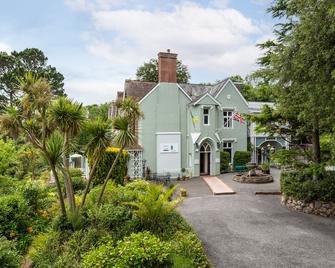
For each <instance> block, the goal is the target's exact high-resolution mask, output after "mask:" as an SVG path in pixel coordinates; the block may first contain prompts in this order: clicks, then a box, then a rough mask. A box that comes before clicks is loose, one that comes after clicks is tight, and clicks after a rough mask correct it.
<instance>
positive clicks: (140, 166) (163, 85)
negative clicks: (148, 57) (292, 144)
mask: <svg viewBox="0 0 335 268" xmlns="http://www.w3.org/2000/svg"><path fill="white" fill-rule="evenodd" d="M176 61H177V55H176V54H173V53H162V52H161V53H159V54H158V62H159V82H158V83H152V82H142V81H134V80H126V81H125V88H124V91H123V92H118V96H117V97H118V98H124V97H127V96H131V97H133V98H134V99H135V100H137V101H138V102H139V104H140V107H141V110H142V111H143V113H144V119H141V120H140V121H139V122H138V129H139V131H138V133H139V134H138V144H137V145H136V146H134V147H132V148H129V151H130V153H131V161H130V166H129V173H130V176H131V177H140V176H141V175H142V174H143V170H144V166H145V167H149V168H150V170H151V171H152V172H155V173H161V174H165V173H170V174H171V175H172V176H174V175H176V176H177V175H178V174H179V173H180V171H181V169H182V168H185V169H186V170H187V171H188V173H189V174H190V175H191V176H199V175H204V174H208V175H217V174H219V173H220V150H226V151H228V152H229V153H230V155H231V162H232V161H233V155H234V153H235V152H236V151H246V150H247V139H248V137H247V132H248V131H247V124H246V123H241V122H239V121H237V120H234V115H235V114H236V113H238V114H243V113H248V102H247V101H246V100H245V99H244V97H243V96H242V94H241V93H240V89H239V87H240V86H241V85H240V84H238V83H235V82H233V81H231V80H230V79H225V80H223V81H221V82H220V83H218V84H216V85H212V86H208V85H201V84H178V83H177V77H176ZM115 112H116V111H115V107H113V106H112V109H111V115H113V114H115Z"/></svg>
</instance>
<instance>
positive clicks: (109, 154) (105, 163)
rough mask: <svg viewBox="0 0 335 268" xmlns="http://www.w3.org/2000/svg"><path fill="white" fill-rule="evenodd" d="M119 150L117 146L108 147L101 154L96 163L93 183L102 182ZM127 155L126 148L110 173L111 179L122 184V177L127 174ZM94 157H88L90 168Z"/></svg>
mask: <svg viewBox="0 0 335 268" xmlns="http://www.w3.org/2000/svg"><path fill="white" fill-rule="evenodd" d="M118 152H119V149H118V148H114V147H108V148H107V149H106V151H105V153H104V154H103V156H102V158H101V160H100V161H99V163H98V167H97V169H96V172H95V174H94V176H93V184H94V185H97V184H102V183H103V181H104V179H105V178H106V176H107V174H108V171H109V169H110V167H111V165H112V164H113V162H114V159H115V158H116V156H117V154H118ZM128 160H129V155H128V152H127V151H126V150H123V152H122V154H121V156H120V157H119V159H118V161H117V163H116V165H115V167H114V170H113V173H112V175H111V179H112V180H113V181H114V182H115V183H117V184H123V181H124V177H125V176H126V175H127V165H128ZM93 162H94V159H89V164H90V168H92V165H93Z"/></svg>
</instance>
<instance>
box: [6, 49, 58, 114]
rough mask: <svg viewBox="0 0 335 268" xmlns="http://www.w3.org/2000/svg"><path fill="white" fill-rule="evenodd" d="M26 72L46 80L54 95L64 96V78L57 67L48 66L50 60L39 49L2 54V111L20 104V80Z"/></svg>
mask: <svg viewBox="0 0 335 268" xmlns="http://www.w3.org/2000/svg"><path fill="white" fill-rule="evenodd" d="M26 72H31V73H33V74H35V75H36V76H38V77H43V78H45V79H46V80H47V81H48V82H49V85H50V88H51V91H52V93H53V94H54V95H59V96H62V95H64V88H63V87H64V83H63V81H64V77H63V75H62V74H61V73H59V72H58V71H57V70H56V68H55V67H52V66H51V65H48V58H47V57H46V56H45V55H44V53H43V52H42V51H41V50H39V49H37V48H27V49H24V50H22V51H19V52H17V51H13V52H11V53H10V54H8V53H6V52H0V111H1V110H3V109H4V108H5V107H7V106H13V105H15V103H16V102H18V94H19V90H18V80H17V78H23V76H24V74H25V73H26Z"/></svg>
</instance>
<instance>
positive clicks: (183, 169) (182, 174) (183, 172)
mask: <svg viewBox="0 0 335 268" xmlns="http://www.w3.org/2000/svg"><path fill="white" fill-rule="evenodd" d="M181 177H182V179H183V181H184V180H186V168H182V169H181Z"/></svg>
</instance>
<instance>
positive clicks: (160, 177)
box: [152, 173, 171, 185]
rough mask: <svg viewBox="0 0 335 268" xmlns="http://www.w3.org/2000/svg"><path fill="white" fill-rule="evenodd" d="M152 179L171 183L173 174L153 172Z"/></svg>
mask: <svg viewBox="0 0 335 268" xmlns="http://www.w3.org/2000/svg"><path fill="white" fill-rule="evenodd" d="M152 180H153V181H156V182H158V183H163V184H165V185H166V184H169V183H170V181H171V175H170V174H169V173H152Z"/></svg>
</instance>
